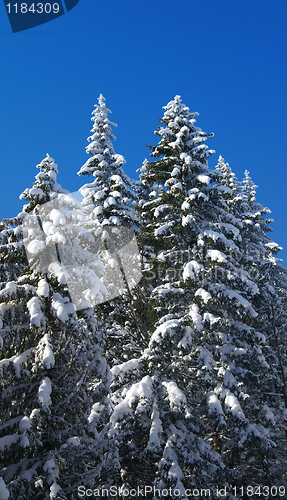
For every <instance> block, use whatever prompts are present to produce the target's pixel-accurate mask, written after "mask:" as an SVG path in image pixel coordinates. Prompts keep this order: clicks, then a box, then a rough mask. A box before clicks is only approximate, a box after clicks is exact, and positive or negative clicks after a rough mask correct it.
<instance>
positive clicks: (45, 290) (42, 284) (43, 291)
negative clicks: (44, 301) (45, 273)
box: [37, 279, 49, 297]
mask: <svg viewBox="0 0 287 500" xmlns="http://www.w3.org/2000/svg"><path fill="white" fill-rule="evenodd" d="M37 295H39V297H48V296H49V285H48V283H47V281H46V280H45V279H41V280H40V281H39V283H38V288H37Z"/></svg>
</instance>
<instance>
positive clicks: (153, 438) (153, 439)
mask: <svg viewBox="0 0 287 500" xmlns="http://www.w3.org/2000/svg"><path fill="white" fill-rule="evenodd" d="M161 424H162V421H161V419H160V418H159V412H158V409H157V404H156V403H155V402H154V404H153V411H152V414H151V427H150V432H149V440H148V444H147V447H146V449H147V450H150V451H153V450H156V449H158V448H160V444H161V442H160V436H161V433H162V431H163V428H162V425H161Z"/></svg>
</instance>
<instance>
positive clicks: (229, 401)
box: [224, 391, 245, 420]
mask: <svg viewBox="0 0 287 500" xmlns="http://www.w3.org/2000/svg"><path fill="white" fill-rule="evenodd" d="M224 402H225V404H226V406H227V407H228V409H229V410H230V411H231V413H232V415H233V416H234V417H237V418H239V419H240V420H243V419H245V415H244V413H243V411H242V409H241V406H240V404H239V402H238V399H237V397H236V396H234V394H232V392H230V391H227V395H226V397H225V400H224Z"/></svg>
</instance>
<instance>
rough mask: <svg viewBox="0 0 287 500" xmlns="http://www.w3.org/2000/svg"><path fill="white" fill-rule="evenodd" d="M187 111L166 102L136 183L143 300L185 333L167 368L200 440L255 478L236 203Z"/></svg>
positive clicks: (257, 363) (263, 446)
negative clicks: (143, 254)
mask: <svg viewBox="0 0 287 500" xmlns="http://www.w3.org/2000/svg"><path fill="white" fill-rule="evenodd" d="M195 116H196V114H195V113H190V112H189V109H188V108H187V107H186V106H185V105H183V104H182V103H181V99H180V97H179V96H176V97H175V99H174V100H173V101H171V102H170V103H169V104H168V105H167V106H166V107H165V113H164V117H163V119H162V120H161V126H160V127H159V128H158V129H157V131H156V135H157V136H158V137H159V138H160V140H159V143H158V145H157V146H156V147H154V148H152V153H151V156H152V157H154V158H155V160H154V161H151V162H145V164H144V166H143V169H142V172H141V174H142V175H141V179H142V182H143V183H144V186H146V187H147V186H151V189H150V191H149V193H148V197H147V198H146V200H143V201H142V202H141V212H142V220H143V223H142V227H141V230H142V239H143V241H144V242H147V243H149V245H150V246H152V247H153V249H154V253H155V258H154V259H153V261H152V262H151V264H150V270H149V272H150V276H151V277H152V279H151V282H152V285H153V291H152V294H151V301H152V303H153V305H154V307H155V310H156V314H157V318H158V323H157V324H156V326H157V325H162V324H165V322H166V321H171V320H173V321H174V320H176V321H179V322H180V324H181V326H183V327H185V328H188V329H189V330H188V332H189V334H188V335H186V334H185V336H184V338H185V340H184V345H185V348H186V349H187V351H186V354H185V357H184V362H183V356H182V355H181V356H180V355H178V356H177V357H176V358H177V363H173V365H172V366H173V368H174V376H176V377H178V373H181V374H182V373H184V374H185V377H184V380H185V381H186V380H189V381H190V382H189V384H188V385H186V382H185V385H184V387H183V388H182V386H180V389H183V391H187V392H188V395H189V398H192V399H193V407H195V408H196V409H197V411H198V412H199V413H200V414H201V416H202V419H203V421H204V422H205V424H206V427H205V431H204V434H203V436H205V439H206V440H209V439H212V440H213V443H214V449H215V450H217V451H219V452H220V453H221V454H222V459H223V461H224V462H225V465H226V467H227V469H228V468H230V469H233V470H234V471H237V472H238V473H240V474H241V475H244V472H246V470H247V469H251V470H253V473H254V474H253V477H255V475H258V474H260V473H262V460H264V458H265V456H266V452H267V450H268V449H269V448H270V447H271V446H273V444H272V440H271V439H269V438H268V430H266V429H265V428H264V425H263V424H264V418H263V417H262V418H261V416H260V415H261V413H260V412H261V410H262V406H263V403H262V401H261V394H260V395H259V396H258V397H257V396H256V391H258V389H259V387H260V376H261V375H262V371H263V370H264V368H266V367H267V363H266V361H265V359H264V356H263V353H262V347H261V346H260V343H261V339H262V334H261V333H260V332H258V331H257V330H256V329H255V328H254V327H252V326H250V322H251V320H252V318H254V317H256V316H257V312H256V311H255V310H254V307H253V306H252V301H253V297H254V295H256V294H257V293H258V292H259V290H258V287H257V286H256V284H255V283H254V281H252V279H251V277H250V276H249V275H248V272H247V271H246V270H242V265H241V252H242V248H241V243H242V237H241V233H240V229H241V219H240V218H238V217H235V216H234V214H233V212H232V208H231V205H232V204H233V202H234V203H235V201H234V200H233V201H232V202H231V205H230V206H229V203H228V201H230V200H227V199H226V196H227V195H228V197H229V198H230V197H231V195H232V193H233V191H232V188H231V187H230V186H225V184H224V182H222V183H220V181H222V180H223V177H224V176H223V175H222V174H221V173H220V172H219V171H218V169H217V170H215V171H212V170H210V169H209V167H208V157H209V156H210V154H211V153H212V152H211V151H210V150H208V149H207V146H206V145H205V144H204V142H205V141H206V139H207V138H208V136H209V134H206V133H204V132H202V130H201V129H199V128H197V127H195V125H194V123H195ZM154 184H156V186H157V189H154ZM145 221H146V222H145ZM166 335H167V334H166ZM249 463H253V466H251V467H250V466H249V465H248V464H249ZM258 464H259V465H258ZM257 469H258V471H257ZM260 471H261V472H260Z"/></svg>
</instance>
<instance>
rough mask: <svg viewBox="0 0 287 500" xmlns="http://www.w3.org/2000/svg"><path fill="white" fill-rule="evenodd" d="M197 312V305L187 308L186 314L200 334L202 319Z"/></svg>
mask: <svg viewBox="0 0 287 500" xmlns="http://www.w3.org/2000/svg"><path fill="white" fill-rule="evenodd" d="M198 311H199V308H198V305H197V304H192V305H191V306H190V308H189V312H188V314H189V316H190V317H191V319H192V321H193V324H194V326H195V328H196V329H197V330H198V331H200V332H201V331H202V329H203V325H202V317H201V316H200V314H199V312H198Z"/></svg>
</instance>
